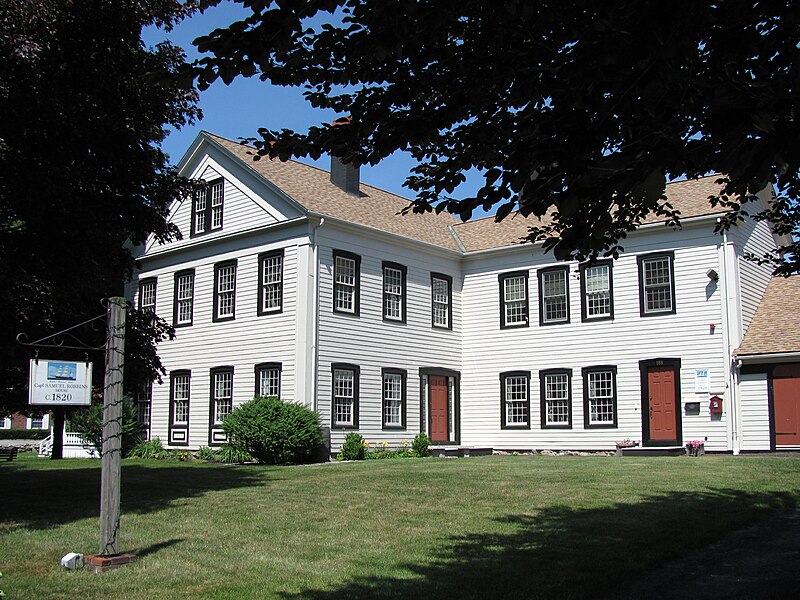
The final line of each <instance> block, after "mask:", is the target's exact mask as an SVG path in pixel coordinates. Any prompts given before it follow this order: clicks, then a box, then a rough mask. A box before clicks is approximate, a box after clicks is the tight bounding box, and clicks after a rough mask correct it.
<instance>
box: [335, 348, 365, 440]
mask: <svg viewBox="0 0 800 600" xmlns="http://www.w3.org/2000/svg"><path fill="white" fill-rule="evenodd" d="M337 370H339V371H353V423H352V424H351V425H348V424H340V423H337V422H336V408H335V403H336V386H335V384H334V380H333V378H334V374H335V372H336V371H337ZM360 380H361V367H359V366H358V365H354V364H351V363H331V429H358V409H359V395H360Z"/></svg>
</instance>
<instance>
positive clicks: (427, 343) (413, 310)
mask: <svg viewBox="0 0 800 600" xmlns="http://www.w3.org/2000/svg"><path fill="white" fill-rule="evenodd" d="M398 218H400V217H398ZM318 235H319V244H320V247H319V259H320V271H319V276H320V290H319V291H320V294H319V302H320V307H319V359H318V360H319V362H318V365H319V370H318V391H317V401H318V410H319V414H320V420H321V422H322V424H323V425H325V426H328V427H329V426H330V425H331V364H332V363H351V364H355V365H358V366H359V367H360V369H361V376H360V382H359V383H360V400H359V405H360V406H359V429H358V431H359V433H361V434H362V435H363V436H364V437H365V438H366V439H367V440H368V441H370V442H381V441H387V442H389V443H390V444H391V445H392V446H397V445H398V444H399V443H400V441H402V440H408V441H410V440H412V439H413V438H414V436H415V435H416V434H417V433H418V432H419V423H420V411H419V405H420V386H419V379H420V378H419V369H420V368H421V367H441V368H447V369H453V370H456V371H457V370H460V368H461V361H460V354H461V352H460V332H461V310H460V291H461V276H460V268H459V262H458V258H457V257H453V258H447V257H444V256H437V255H434V254H427V253H424V252H421V251H419V250H415V249H413V248H412V247H410V246H408V245H402V246H401V245H399V244H398V245H393V244H391V243H390V242H388V241H380V240H379V239H376V238H374V237H372V236H368V235H366V234H365V235H362V236H357V235H354V234H353V233H350V232H347V231H344V230H342V229H338V228H336V227H334V226H332V225H325V226H324V227H323V228H321V229H320V230H319V232H318ZM334 249H336V250H344V251H347V252H351V253H353V254H357V255H359V256H360V257H361V296H360V298H361V302H360V304H361V310H360V316H357V317H356V316H352V315H348V314H342V313H334V312H333V284H332V278H333V250H334ZM382 261H391V262H396V263H399V264H402V265H405V266H406V267H407V269H408V271H407V291H406V298H407V319H406V323H394V322H385V321H383V313H382V303H383V287H382V286H383V272H382V267H381V263H382ZM431 272H437V273H443V274H445V275H450V276H452V277H453V289H452V294H453V329H452V330H444V329H436V328H433V327H431ZM382 368H397V369H405V370H406V381H407V389H406V402H407V412H406V425H407V427H406V429H405V430H404V431H397V430H382V428H381V424H382V413H381V406H382V389H381V385H382V381H381V369H382ZM348 431H349V430H342V429H333V430H332V431H331V448H332V450H333V451H334V452H337V451H338V450H339V449H340V448H341V444H342V442H343V441H344V437H345V436H346V435H347V433H348Z"/></svg>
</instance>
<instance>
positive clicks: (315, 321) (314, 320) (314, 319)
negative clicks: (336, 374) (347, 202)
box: [311, 217, 325, 412]
mask: <svg viewBox="0 0 800 600" xmlns="http://www.w3.org/2000/svg"><path fill="white" fill-rule="evenodd" d="M324 224H325V218H324V217H323V218H322V219H320V220H319V223H318V224H317V225H315V226H314V229H312V231H311V249H312V256H313V258H312V261H311V262H312V263H313V264H312V266H313V269H314V309H313V310H312V312H311V326H312V327H313V328H314V344H313V348H312V349H311V355H312V356H313V360H314V377H313V380H312V381H311V396H312V399H313V404H312V406H313V410H314V412H317V404H318V402H317V383H318V380H319V245H318V244H317V230H319V229H320V228H321V227H322V226H323V225H324Z"/></svg>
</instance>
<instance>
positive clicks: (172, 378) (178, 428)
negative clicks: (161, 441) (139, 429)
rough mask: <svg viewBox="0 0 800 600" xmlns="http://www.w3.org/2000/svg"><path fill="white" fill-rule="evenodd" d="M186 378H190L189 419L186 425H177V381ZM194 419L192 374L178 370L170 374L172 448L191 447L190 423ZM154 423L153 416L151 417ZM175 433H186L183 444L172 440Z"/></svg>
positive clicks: (170, 443) (170, 434) (170, 440)
mask: <svg viewBox="0 0 800 600" xmlns="http://www.w3.org/2000/svg"><path fill="white" fill-rule="evenodd" d="M184 375H185V376H186V377H188V378H189V398H188V403H187V404H188V405H187V409H186V414H187V419H186V423H185V424H184V423H179V424H176V423H175V379H176V378H178V377H182V376H184ZM191 418H192V372H191V371H190V370H189V369H176V370H175V371H170V373H169V423H168V424H167V427H168V430H167V443H168V444H169V445H170V446H188V445H189V423H190V422H191ZM150 419H151V422H152V415H151V417H150ZM173 431H183V432H185V433H184V435H185V439H184V441H182V442H176V441H173V439H172V432H173Z"/></svg>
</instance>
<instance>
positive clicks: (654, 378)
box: [647, 367, 678, 443]
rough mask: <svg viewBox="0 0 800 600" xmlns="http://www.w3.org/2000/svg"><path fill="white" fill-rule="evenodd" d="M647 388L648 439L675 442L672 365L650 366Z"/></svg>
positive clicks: (676, 434) (675, 427)
mask: <svg viewBox="0 0 800 600" xmlns="http://www.w3.org/2000/svg"><path fill="white" fill-rule="evenodd" d="M647 389H648V392H649V412H650V440H651V441H653V442H667V441H674V442H676V443H677V441H678V432H677V431H678V424H677V420H676V412H677V402H676V399H675V369H674V368H673V367H650V368H649V369H648V370H647Z"/></svg>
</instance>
